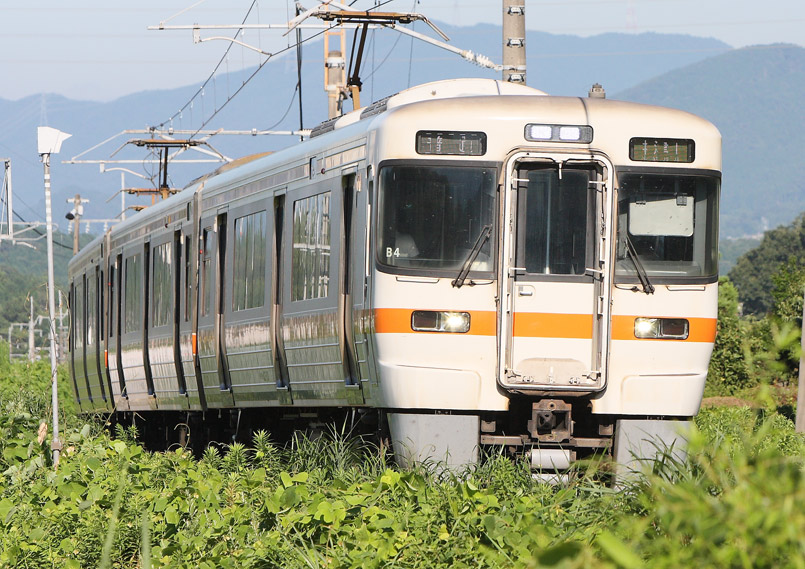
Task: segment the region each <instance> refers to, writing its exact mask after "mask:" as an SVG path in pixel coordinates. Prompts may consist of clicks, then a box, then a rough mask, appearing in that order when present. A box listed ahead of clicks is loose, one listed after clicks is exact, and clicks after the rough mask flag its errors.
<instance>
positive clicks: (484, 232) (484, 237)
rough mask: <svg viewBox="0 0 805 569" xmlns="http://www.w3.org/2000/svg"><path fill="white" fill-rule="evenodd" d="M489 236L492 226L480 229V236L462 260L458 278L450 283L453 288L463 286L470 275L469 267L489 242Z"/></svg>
mask: <svg viewBox="0 0 805 569" xmlns="http://www.w3.org/2000/svg"><path fill="white" fill-rule="evenodd" d="M490 235H492V226H491V225H484V227H483V229H481V234H480V235H479V236H478V239H476V240H475V245H473V246H472V249H470V252H469V254H468V255H467V258H466V259H465V260H464V264H463V265H461V271H459V273H458V276H457V277H456V278H455V280H454V281H453V283H452V284H453V286H454V287H456V288H461V287H462V286H463V285H464V281H465V280H467V275H468V274H470V267H471V266H472V264H473V263H474V262H475V258H476V257H478V253H480V252H481V247H483V246H484V244H485V243H486V242H487V241H488V240H489V236H490ZM470 283H472V281H470Z"/></svg>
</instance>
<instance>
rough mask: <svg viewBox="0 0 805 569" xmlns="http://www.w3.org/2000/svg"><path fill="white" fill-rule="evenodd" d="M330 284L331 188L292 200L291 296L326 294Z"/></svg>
mask: <svg viewBox="0 0 805 569" xmlns="http://www.w3.org/2000/svg"><path fill="white" fill-rule="evenodd" d="M329 284H330V192H324V193H321V194H318V195H314V196H310V197H309V198H304V199H301V200H297V201H295V202H294V204H293V252H292V254H291V300H310V299H314V298H324V297H326V296H327V294H328V292H329Z"/></svg>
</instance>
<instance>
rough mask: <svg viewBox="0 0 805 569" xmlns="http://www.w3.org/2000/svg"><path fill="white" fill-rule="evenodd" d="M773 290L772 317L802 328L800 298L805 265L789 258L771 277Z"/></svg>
mask: <svg viewBox="0 0 805 569" xmlns="http://www.w3.org/2000/svg"><path fill="white" fill-rule="evenodd" d="M771 280H772V283H774V288H773V289H772V291H771V296H772V298H773V299H774V311H773V313H774V316H775V317H776V318H777V319H779V320H780V321H782V322H790V323H794V324H796V325H797V326H799V327H800V328H801V327H802V298H803V293H805V263H803V262H802V261H798V260H797V259H794V258H790V259H789V260H788V262H787V263H785V264H783V265H780V268H779V269H777V271H776V272H775V273H774V274H773V275H772V276H771Z"/></svg>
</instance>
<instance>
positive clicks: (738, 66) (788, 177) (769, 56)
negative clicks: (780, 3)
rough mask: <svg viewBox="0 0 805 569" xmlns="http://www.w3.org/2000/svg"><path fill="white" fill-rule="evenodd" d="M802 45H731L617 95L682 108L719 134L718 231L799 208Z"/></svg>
mask: <svg viewBox="0 0 805 569" xmlns="http://www.w3.org/2000/svg"><path fill="white" fill-rule="evenodd" d="M803 92H805V49H803V48H801V47H797V46H790V45H772V46H756V47H750V48H744V49H739V50H735V51H730V52H728V53H724V54H722V55H718V56H715V57H712V58H709V59H706V60H704V61H700V62H698V63H693V64H691V65H689V66H687V67H684V68H681V69H677V70H674V71H669V72H668V73H665V74H663V75H661V76H659V77H656V78H654V79H651V80H648V81H646V82H644V83H641V84H640V85H637V86H635V87H633V88H631V89H627V90H624V91H621V92H618V93H617V94H616V95H615V96H616V97H617V98H619V99H625V100H629V101H639V102H644V103H651V104H655V105H665V106H669V107H677V108H681V109H685V110H687V111H690V112H692V113H695V114H698V115H701V116H703V117H706V118H707V119H709V120H711V121H712V122H713V123H714V124H715V125H716V126H717V127H718V128H719V129H720V130H721V134H722V136H723V140H724V166H723V171H724V177H723V185H722V193H721V196H722V199H721V212H722V216H721V235H722V237H740V236H742V235H754V234H759V233H762V232H763V231H764V230H766V229H768V228H770V227H776V226H778V225H782V224H787V223H790V222H791V221H792V220H793V219H794V218H795V217H796V216H797V215H798V214H799V213H800V212H802V211H805V161H803V159H802V155H801V154H800V152H801V151H802V149H803V148H805V112H803V110H802V94H803Z"/></svg>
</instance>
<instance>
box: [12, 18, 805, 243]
mask: <svg viewBox="0 0 805 569" xmlns="http://www.w3.org/2000/svg"><path fill="white" fill-rule="evenodd" d="M439 27H440V28H441V29H443V30H444V31H445V32H446V33H447V35H448V36H450V38H451V42H450V43H451V44H454V45H456V46H458V47H461V48H462V49H471V50H473V51H474V52H476V53H482V54H484V55H487V56H489V57H490V58H491V59H492V60H494V61H500V59H501V29H500V27H499V26H494V25H476V26H472V27H463V28H462V27H452V26H448V25H443V24H439ZM418 31H424V30H423V29H422V28H420V29H418ZM350 42H351V38H350ZM348 45H349V44H348ZM526 46H527V61H528V84H529V85H531V86H533V87H537V88H539V89H542V90H544V91H546V92H548V93H550V94H555V95H574V96H585V95H586V94H587V90H588V89H589V88H590V86H591V85H592V84H593V83H596V82H598V83H602V84H603V85H604V87H605V88H606V90H607V94H608V95H607V96H608V97H610V98H618V99H625V100H632V101H639V102H646V103H651V104H661V105H666V106H670V107H678V108H682V109H685V110H689V111H691V112H694V113H696V114H699V115H701V116H703V117H705V118H708V119H709V120H711V121H713V122H714V123H715V124H716V126H718V127H719V129H720V130H721V132H722V134H723V135H724V176H723V186H722V218H721V235H722V237H738V236H741V235H751V234H756V233H759V232H760V231H762V230H763V229H765V228H767V227H772V226H775V225H779V224H782V223H787V222H789V221H791V220H792V219H793V218H794V217H795V216H796V215H797V214H798V213H799V212H800V211H802V210H803V209H805V188H803V184H804V183H805V182H803V180H805V172H804V171H803V168H805V167H804V166H803V164H802V162H801V160H799V158H798V155H797V154H796V153H794V152H792V150H795V149H796V148H801V147H802V145H801V144H800V143H801V142H805V140H803V137H804V136H805V135H804V134H803V126H805V125H803V113H801V112H798V106H799V101H798V99H799V96H800V95H799V94H800V93H801V92H802V91H803V87H805V79H803V78H804V77H805V73H803V72H805V49H803V48H800V47H796V46H788V45H774V46H758V47H754V48H744V49H738V50H735V49H732V48H731V47H730V46H728V45H727V44H724V43H723V42H720V41H718V40H714V39H706V38H697V37H692V36H685V35H675V34H654V33H646V34H603V35H598V36H593V37H588V38H580V37H575V36H566V35H552V34H547V33H541V32H531V31H530V32H528V35H527V38H526ZM302 51H303V65H302V83H301V84H302V91H303V93H302V94H303V96H302V100H303V103H304V104H303V113H304V114H303V119H302V120H303V123H302V124H303V125H304V127H305V128H311V127H313V126H315V125H316V124H318V123H319V122H320V121H322V120H324V119H325V118H326V96H325V94H324V90H323V61H324V57H323V50H322V44H321V42H320V41H319V42H316V41H311V42H308V43H306V44H305V47H304V49H303V50H302ZM254 72H255V70H254V69H244V70H237V71H232V72H230V73H223V74H221V75H218V76H216V77H215V79H214V80H213V81H210V82H208V83H207V84H206V85H204V87H203V92H204V95H203V96H201V97H196V98H195V99H194V100H193V103H192V105H186V103H187V102H188V101H189V100H190V98H191V97H192V95H193V94H194V93H197V92H198V91H199V90H200V86H201V85H202V82H203V81H204V79H205V78H203V77H202V78H200V80H199V84H198V85H193V86H187V87H183V88H177V89H161V88H160V86H159V85H155V84H152V83H151V82H150V81H149V78H148V77H143V91H142V92H139V93H135V94H132V95H129V96H126V97H122V98H120V99H117V100H115V101H111V102H107V103H99V102H92V101H74V100H69V99H66V98H64V97H61V96H58V95H49V94H43V95H40V96H33V97H27V98H24V99H20V100H18V101H7V100H2V99H0V155H3V156H6V157H9V158H11V160H12V163H13V174H14V196H15V210H16V211H18V212H19V213H20V214H22V216H23V217H25V218H26V219H41V218H42V217H43V216H44V215H43V214H44V193H43V190H42V187H43V186H42V167H41V164H39V162H38V156H37V154H36V126H38V125H42V124H45V125H48V126H52V127H55V128H58V129H60V130H62V131H65V132H69V133H71V134H73V138H71V139H69V140H67V141H66V142H65V143H64V145H63V147H62V152H61V154H60V155H58V157H54V159H53V161H52V162H53V189H54V199H53V203H54V219H55V220H57V221H59V220H62V216H63V214H64V213H66V212H67V211H69V209H70V208H71V207H72V206H71V205H69V204H67V203H65V202H66V201H67V200H68V199H71V198H72V197H73V195H74V194H77V193H78V194H81V196H82V197H84V198H89V200H90V202H89V204H87V206H86V208H85V219H101V218H103V219H106V218H112V217H114V216H115V215H117V214H118V213H119V211H120V205H119V203H120V202H119V198H117V199H116V198H114V194H115V192H117V191H118V190H119V189H120V183H121V182H120V178H119V174H116V175H113V176H110V175H109V174H101V173H100V172H99V171H98V166H97V165H65V164H61V163H57V159H56V158H58V161H62V160H69V159H70V158H71V157H74V156H77V155H79V154H82V153H83V154H82V156H81V158H84V159H101V160H102V159H109V157H110V155H111V154H112V153H113V152H115V151H116V150H118V148H119V147H120V146H121V145H124V143H125V141H126V140H127V139H128V138H134V137H143V135H130V136H128V137H126V136H118V137H116V138H112V139H111V140H109V141H108V142H107V143H106V144H104V145H101V146H99V147H98V148H96V149H94V150H92V151H90V152H86V153H84V151H86V150H88V149H90V148H92V147H94V146H95V145H97V144H98V143H100V142H101V141H104V140H107V139H109V138H110V137H113V136H114V135H116V134H118V133H120V132H121V131H123V130H125V129H136V128H146V127H148V126H150V125H158V124H160V123H164V126H165V127H166V128H167V127H173V128H174V129H176V130H180V129H192V130H196V129H198V128H199V127H200V125H201V124H202V121H203V120H205V119H207V118H209V117H210V116H211V115H212V114H213V110H217V109H221V107H223V108H222V109H221V110H220V111H219V112H217V113H216V114H215V116H214V118H211V119H210V120H209V121H208V122H207V123H206V124H205V126H204V128H205V129H218V128H226V129H233V130H235V129H237V130H247V131H250V130H252V129H257V130H262V129H270V128H273V129H295V128H298V127H299V124H300V122H299V121H300V118H299V109H298V106H297V104H296V99H295V93H296V87H297V77H296V73H297V70H296V60H295V57H294V56H293V54H292V53H288V54H285V55H282V56H278V57H276V58H274V59H272V60H271V61H269V63H268V64H266V65H265V66H264V67H263V68H262V69H261V70H260V71H259V72H257V73H256V74H254ZM252 74H254V77H253V78H251V79H249V77H250V76H251V75H252ZM454 77H489V78H497V77H499V73H497V72H494V71H490V70H487V69H483V68H480V67H476V66H474V65H471V64H469V63H466V62H463V61H462V60H461V59H460V58H458V57H457V56H455V55H453V54H450V53H448V52H446V51H443V50H441V49H438V48H436V47H433V46H430V45H427V44H424V43H421V42H415V41H414V42H412V40H411V38H409V37H407V36H402V35H400V34H397V33H396V32H395V31H393V30H380V31H377V32H374V33H373V35H372V36H371V37H370V41H369V43H368V44H367V49H366V54H365V56H364V64H363V66H362V70H361V79H362V80H363V91H362V95H361V96H362V102H363V103H364V104H367V103H368V102H370V101H372V100H377V99H380V98H382V97H384V96H387V95H390V94H393V93H395V92H397V91H400V90H402V89H405V88H406V87H408V86H411V85H415V84H419V83H424V82H427V81H433V80H438V79H447V78H454ZM244 83H245V86H244ZM238 90H239V92H238V94H237V96H235V97H234V98H232V100H231V102H229V104H227V105H225V106H223V103H224V101H226V100H227V99H228V98H229V97H231V96H232V95H233V94H234V93H235V92H236V91H238ZM183 105H186V106H185V107H184V110H183V111H182V112H181V113H179V112H178V111H179V109H181V108H182V107H183ZM347 106H348V107H349V103H347ZM172 116H173V117H174V118H173V119H172V120H168V119H169V118H170V117H172ZM179 137H181V136H180V135H177V138H179ZM296 141H297V138H295V137H290V136H284V137H282V136H272V137H265V136H238V137H234V136H224V135H218V136H213V137H212V138H210V139H209V143H210V144H211V145H212V147H214V148H215V149H216V150H218V151H220V152H221V153H223V154H225V155H227V156H229V157H232V158H235V157H238V156H241V155H244V154H250V153H255V152H264V151H266V150H276V149H278V148H281V147H284V146H287V145H290V144H294V143H295V142H296ZM145 155H146V154H145V152H144V151H143V149H138V148H134V147H132V146H131V145H126V146H124V147H123V148H122V149H120V150H118V151H117V153H116V154H115V156H114V159H128V160H132V161H133V162H132V163H130V164H124V165H123V166H125V167H128V168H130V169H133V170H135V171H137V172H139V173H141V174H143V175H146V176H148V177H153V176H154V175H155V173H156V166H155V165H148V166H146V167H144V166H143V165H142V164H141V163H138V162H140V161H141V160H142V158H144V157H145ZM185 156H186V157H188V158H189V157H190V155H189V154H186V155H185ZM194 157H195V158H198V157H200V155H195V156H194ZM110 166H112V165H110ZM215 167H217V166H216V165H214V164H209V163H207V164H191V165H179V164H173V165H172V166H171V168H170V176H171V183H172V185H174V186H177V187H181V186H183V185H184V184H185V183H186V182H187V181H189V180H191V179H193V178H195V177H196V176H198V175H199V174H201V173H203V172H205V171H209V170H211V169H214V168H215ZM149 184H150V181H144V180H140V179H138V178H135V177H132V176H131V175H128V177H127V178H126V185H127V186H143V185H145V186H148V185H149ZM107 200H111V203H107ZM127 201H128V203H143V200H142V199H140V200H139V202H137V201H135V200H134V198H127ZM145 203H147V200H145ZM62 210H63V211H62ZM63 223H64V222H63V221H62V227H64V224H63ZM94 230H100V227H99V226H98V227H95V228H94Z"/></svg>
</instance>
